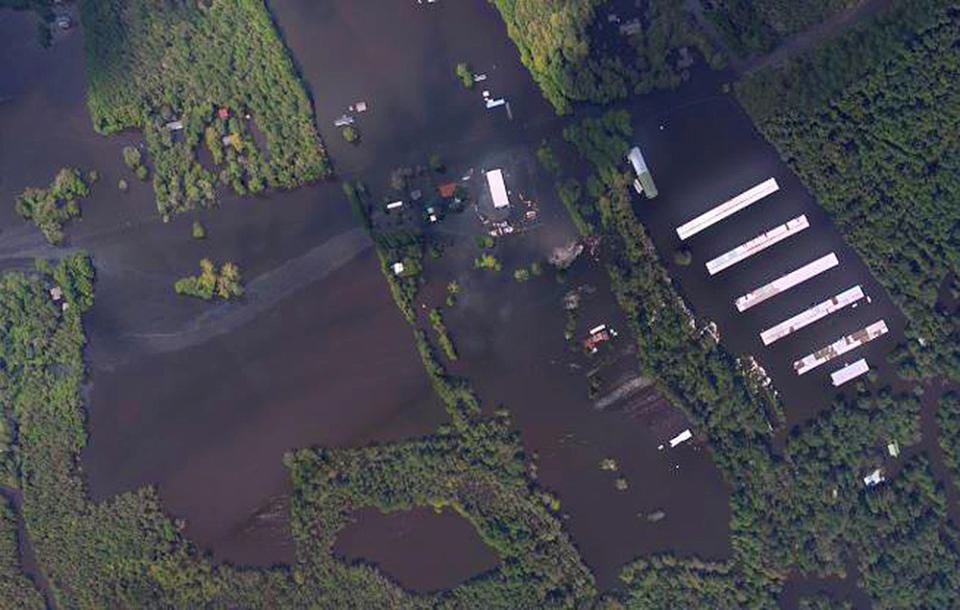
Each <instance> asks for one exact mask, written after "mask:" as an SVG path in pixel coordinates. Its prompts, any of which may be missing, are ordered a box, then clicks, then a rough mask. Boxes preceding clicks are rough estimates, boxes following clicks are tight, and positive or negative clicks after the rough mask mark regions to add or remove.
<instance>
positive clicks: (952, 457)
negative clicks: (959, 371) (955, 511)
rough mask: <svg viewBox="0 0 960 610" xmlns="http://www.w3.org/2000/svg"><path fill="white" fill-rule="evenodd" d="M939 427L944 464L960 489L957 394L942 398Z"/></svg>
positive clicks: (959, 421)
mask: <svg viewBox="0 0 960 610" xmlns="http://www.w3.org/2000/svg"><path fill="white" fill-rule="evenodd" d="M937 425H938V426H939V427H940V448H941V449H942V450H943V462H944V464H945V465H946V466H947V468H948V469H949V470H950V472H952V473H953V477H954V480H955V481H956V482H957V486H958V487H960V396H958V395H957V393H956V392H946V393H945V394H944V395H943V396H941V397H940V403H939V404H938V405H937Z"/></svg>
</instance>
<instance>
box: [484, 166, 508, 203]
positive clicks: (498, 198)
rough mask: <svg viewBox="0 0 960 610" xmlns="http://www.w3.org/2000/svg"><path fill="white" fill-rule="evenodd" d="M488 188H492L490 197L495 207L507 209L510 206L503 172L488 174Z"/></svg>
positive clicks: (493, 171)
mask: <svg viewBox="0 0 960 610" xmlns="http://www.w3.org/2000/svg"><path fill="white" fill-rule="evenodd" d="M487 186H489V187H490V196H491V197H493V207H495V208H498V209H499V208H505V207H507V206H508V205H510V198H509V197H507V185H506V184H504V182H503V171H502V170H499V169H495V170H491V171H489V172H487Z"/></svg>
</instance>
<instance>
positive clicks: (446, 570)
mask: <svg viewBox="0 0 960 610" xmlns="http://www.w3.org/2000/svg"><path fill="white" fill-rule="evenodd" d="M353 518H354V522H353V523H351V524H350V525H348V526H347V527H346V528H344V529H343V531H342V532H340V535H339V536H338V537H337V542H336V544H335V545H334V547H333V552H334V553H335V554H336V555H337V556H339V557H341V558H343V559H344V560H346V561H349V562H352V561H369V560H371V559H375V560H376V563H377V566H378V567H379V568H380V569H381V570H382V571H383V572H385V573H386V574H387V575H389V576H390V577H391V578H394V579H396V580H397V582H399V583H400V585H401V586H403V587H404V588H406V589H409V590H411V591H416V592H418V593H424V592H427V591H434V590H437V589H447V588H451V587H454V586H456V585H457V584H458V583H461V582H464V581H466V580H467V579H469V578H471V577H473V576H476V575H479V574H482V573H483V572H486V571H488V570H491V569H493V568H494V567H496V566H497V564H498V563H499V562H500V560H499V558H498V557H497V554H496V553H495V552H494V551H493V549H491V548H490V547H488V546H487V545H486V544H484V542H483V541H482V540H481V539H480V536H479V535H477V532H476V530H475V529H474V528H473V525H471V524H470V522H469V521H467V520H466V519H464V518H463V517H461V516H460V515H458V514H457V513H455V512H453V511H451V510H443V511H441V512H437V511H435V510H434V509H432V508H415V509H412V510H409V511H402V512H394V513H382V512H380V511H378V510H376V509H366V510H361V511H357V512H356V513H355V514H354V515H353Z"/></svg>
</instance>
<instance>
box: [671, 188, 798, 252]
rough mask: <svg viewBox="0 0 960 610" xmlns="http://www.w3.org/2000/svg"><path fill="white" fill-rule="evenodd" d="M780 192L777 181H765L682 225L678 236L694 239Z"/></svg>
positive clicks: (682, 238)
mask: <svg viewBox="0 0 960 610" xmlns="http://www.w3.org/2000/svg"><path fill="white" fill-rule="evenodd" d="M778 190H780V185H779V184H777V181H776V180H775V179H773V178H770V179H768V180H764V181H763V182H761V183H760V184H758V185H757V186H755V187H753V188H752V189H749V190H746V191H744V192H742V193H740V194H739V195H737V196H736V197H734V198H733V199H728V200H727V201H725V202H723V203H721V204H720V205H718V206H717V207H715V208H713V209H711V210H708V211H706V212H704V213H703V214H701V215H699V216H697V217H696V218H694V219H693V220H691V221H690V222H687V223H684V224H682V225H680V226H679V227H677V235H679V236H680V239H681V240H685V239H688V238H690V237H693V236H694V235H696V234H697V233H699V232H700V231H703V230H704V229H708V228H710V227H712V226H713V225H715V224H717V223H718V222H720V221H721V220H723V219H724V218H727V217H729V216H733V215H734V214H736V213H737V212H739V211H740V210H742V209H745V208H747V207H749V206H751V205H753V204H754V203H756V202H758V201H760V200H761V199H763V198H764V197H766V196H767V195H770V194H771V193H775V192H777V191H778Z"/></svg>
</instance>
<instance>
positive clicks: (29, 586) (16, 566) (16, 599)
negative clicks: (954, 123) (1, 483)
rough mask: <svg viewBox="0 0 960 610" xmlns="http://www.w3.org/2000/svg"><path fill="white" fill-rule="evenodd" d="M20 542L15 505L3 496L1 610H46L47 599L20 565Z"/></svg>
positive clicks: (0, 505) (0, 518) (0, 513)
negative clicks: (9, 609)
mask: <svg viewBox="0 0 960 610" xmlns="http://www.w3.org/2000/svg"><path fill="white" fill-rule="evenodd" d="M19 542H20V541H19V536H18V533H17V514H16V512H14V506H13V501H12V500H10V499H9V498H7V496H6V495H3V494H0V607H3V608H17V609H21V608H22V609H23V610H29V609H31V608H37V609H38V610H42V609H43V608H46V603H45V602H44V601H43V596H42V595H40V592H39V591H37V588H36V587H35V586H34V584H33V582H32V581H31V580H30V579H29V578H28V577H27V575H26V574H24V573H23V568H22V567H21V565H20V546H19Z"/></svg>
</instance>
